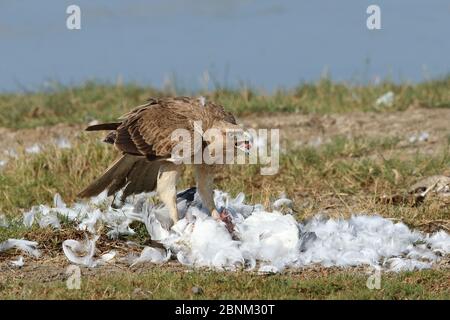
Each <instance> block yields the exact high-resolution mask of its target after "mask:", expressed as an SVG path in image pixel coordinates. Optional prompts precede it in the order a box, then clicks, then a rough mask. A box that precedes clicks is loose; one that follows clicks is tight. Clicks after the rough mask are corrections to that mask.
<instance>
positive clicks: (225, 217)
mask: <svg viewBox="0 0 450 320" xmlns="http://www.w3.org/2000/svg"><path fill="white" fill-rule="evenodd" d="M214 211H215V210H214ZM215 213H216V215H217V217H214V216H213V217H214V218H215V219H216V220H219V221H222V222H223V223H225V227H226V228H227V230H228V232H229V233H231V234H233V232H234V224H233V218H232V217H231V214H230V213H229V212H228V211H227V209H225V208H223V209H222V210H221V211H220V213H218V212H217V211H215Z"/></svg>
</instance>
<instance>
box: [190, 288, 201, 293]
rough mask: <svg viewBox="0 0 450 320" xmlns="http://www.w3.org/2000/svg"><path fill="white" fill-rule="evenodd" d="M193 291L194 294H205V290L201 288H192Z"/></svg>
mask: <svg viewBox="0 0 450 320" xmlns="http://www.w3.org/2000/svg"><path fill="white" fill-rule="evenodd" d="M191 291H192V293H193V294H202V293H203V289H202V288H200V287H192V289H191Z"/></svg>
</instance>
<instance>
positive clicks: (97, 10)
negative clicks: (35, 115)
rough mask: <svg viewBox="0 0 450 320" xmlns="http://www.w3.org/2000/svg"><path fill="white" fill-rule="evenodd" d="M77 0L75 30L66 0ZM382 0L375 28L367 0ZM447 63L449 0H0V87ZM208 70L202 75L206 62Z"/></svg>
mask: <svg viewBox="0 0 450 320" xmlns="http://www.w3.org/2000/svg"><path fill="white" fill-rule="evenodd" d="M70 4H77V5H79V6H80V7H81V14H82V16H81V21H82V22H81V23H82V24H81V30H77V31H70V30H68V29H67V28H66V18H67V14H66V8H67V6H68V5H70ZM369 4H378V5H379V6H380V7H381V24H382V29H381V30H375V31H370V30H368V29H367V27H366V18H367V16H368V15H367V14H366V8H367V6H368V5H369ZM449 72H450V1H448V0H428V1H425V0H395V1H393V0H372V1H366V0H345V1H336V0H329V1H300V0H277V1H274V0H273V1H268V0H241V1H237V0H226V1H225V0H222V1H218V0H217V1H214V0H196V1H194V0H184V1H182V0H154V1H143V0H137V1H123V0H102V1H93V0H71V1H65V0H40V1H35V0H28V1H23V0H22V1H21V0H2V1H1V2H0V91H17V90H18V91H26V90H38V89H42V88H45V86H46V85H48V83H50V82H52V81H57V82H60V83H63V84H78V83H81V82H83V81H86V80H93V79H96V80H100V81H108V82H113V83H115V82H116V81H118V79H121V81H123V82H137V83H141V84H145V85H153V86H156V87H162V86H163V85H164V84H167V83H168V82H169V81H171V82H172V83H176V84H177V86H179V87H182V88H185V89H197V88H203V87H209V88H213V87H214V85H215V84H219V85H222V86H238V85H240V84H246V85H250V86H253V87H258V88H265V89H267V90H272V89H274V88H278V87H285V88H286V87H291V86H294V85H296V84H298V83H299V82H301V81H314V80H316V79H318V78H320V76H321V75H323V74H324V73H327V74H329V75H330V76H331V77H332V78H333V79H335V80H345V81H352V82H363V83H364V82H368V81H377V79H380V78H381V79H383V78H386V77H388V78H390V79H392V80H394V81H403V80H408V81H414V82H415V81H421V80H424V79H428V78H434V77H439V76H442V75H445V74H447V73H449ZM206 73H208V74H209V81H207V77H205V74H206Z"/></svg>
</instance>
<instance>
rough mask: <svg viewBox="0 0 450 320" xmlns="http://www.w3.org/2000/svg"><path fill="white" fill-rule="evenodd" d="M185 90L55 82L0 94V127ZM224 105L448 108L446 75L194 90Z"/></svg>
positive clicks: (98, 111)
mask: <svg viewBox="0 0 450 320" xmlns="http://www.w3.org/2000/svg"><path fill="white" fill-rule="evenodd" d="M388 91H392V92H394V94H395V99H394V103H393V105H392V106H389V107H386V106H384V107H377V106H376V105H375V101H376V99H377V98H378V97H380V96H381V95H383V94H384V93H386V92H388ZM176 94H186V93H185V92H176V91H174V90H173V89H171V90H165V91H161V90H156V89H154V88H148V87H141V86H137V85H132V84H129V85H107V84H100V83H94V82H88V83H86V84H84V85H82V86H79V87H63V86H57V87H56V88H54V89H53V90H51V91H49V92H36V93H13V94H0V127H8V128H33V127H36V126H44V125H52V124H57V123H87V122H89V121H91V120H94V119H96V120H102V121H109V120H114V119H116V118H117V117H118V116H120V115H121V114H123V113H124V112H126V111H128V110H129V109H131V108H133V107H135V106H138V105H140V104H142V103H143V102H144V101H145V100H146V99H147V98H149V97H160V96H166V95H176ZM194 94H203V95H205V96H206V97H207V98H210V99H213V100H215V101H217V102H219V103H221V104H223V105H224V106H225V107H226V108H227V109H228V110H230V111H232V112H235V113H237V114H246V113H252V112H301V113H322V114H323V113H332V112H334V113H336V112H339V113H341V112H350V111H392V110H405V109H407V108H408V107H410V106H421V107H426V108H449V107H450V76H447V77H444V78H442V79H438V80H431V81H426V82H422V83H419V84H407V83H406V84H394V83H392V82H389V81H385V82H383V83H381V84H378V85H365V86H361V85H351V84H345V83H335V82H332V81H331V80H330V79H326V78H324V79H322V80H320V81H318V82H316V83H305V84H301V85H299V86H297V87H296V88H293V89H290V90H278V91H276V92H275V93H273V94H267V93H265V92H261V91H258V90H254V89H248V88H243V89H236V90H230V89H222V88H218V89H217V90H215V91H212V92H196V93H194Z"/></svg>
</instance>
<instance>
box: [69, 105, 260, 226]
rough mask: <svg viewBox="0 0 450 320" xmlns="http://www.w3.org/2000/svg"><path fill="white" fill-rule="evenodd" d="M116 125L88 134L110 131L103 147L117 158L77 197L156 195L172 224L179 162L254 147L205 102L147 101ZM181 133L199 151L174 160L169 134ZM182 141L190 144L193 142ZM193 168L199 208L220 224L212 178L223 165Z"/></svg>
mask: <svg viewBox="0 0 450 320" xmlns="http://www.w3.org/2000/svg"><path fill="white" fill-rule="evenodd" d="M118 120H119V121H117V122H112V123H102V124H96V125H91V126H89V127H87V128H86V130H87V131H103V130H105V131H109V132H108V133H107V135H106V138H105V139H104V140H103V141H104V142H106V143H108V144H112V145H113V146H114V147H115V148H116V149H117V150H119V152H120V153H121V154H120V156H119V157H118V158H117V159H116V160H115V161H114V162H113V163H112V164H111V165H110V166H109V167H108V168H107V169H106V171H105V172H104V173H103V174H102V175H100V176H99V177H98V178H97V179H96V180H95V181H93V182H92V183H91V184H90V185H89V186H87V187H86V188H85V189H84V190H83V191H81V192H80V193H79V194H78V196H79V197H82V198H87V197H93V196H96V195H98V194H100V193H101V192H103V191H104V190H107V194H108V196H111V195H114V196H116V195H117V194H118V193H119V191H121V198H120V200H121V202H122V203H124V201H125V199H126V198H127V197H128V196H130V195H133V194H138V193H142V192H150V191H155V190H156V193H157V195H158V197H159V199H160V201H161V202H162V203H163V204H164V205H165V206H166V207H167V208H168V213H169V216H170V219H171V220H172V222H173V224H175V223H176V222H177V221H178V219H179V218H180V217H179V214H178V210H177V201H176V200H177V182H178V180H179V178H180V173H181V172H182V170H183V166H185V164H186V161H180V159H190V160H192V159H193V158H195V157H196V156H197V155H199V154H200V153H201V155H203V154H207V155H210V156H212V157H214V153H217V150H218V149H217V148H218V147H219V151H220V152H221V151H222V150H221V148H223V149H226V148H228V147H229V146H231V149H232V152H235V151H236V149H239V150H242V151H244V152H245V153H249V150H250V148H251V145H252V136H251V135H250V134H249V132H248V131H247V130H245V129H243V128H242V127H241V126H240V125H238V124H237V122H236V119H235V117H234V116H233V115H232V114H231V113H230V112H228V111H226V110H225V109H224V107H223V106H221V105H219V104H216V103H214V102H210V101H208V102H207V101H206V99H205V98H204V97H200V98H195V97H164V98H151V99H149V100H148V101H147V103H145V104H144V105H141V106H138V107H136V108H134V109H133V110H131V111H130V112H128V113H126V114H124V115H123V116H121V117H120V118H118ZM199 124H201V127H199ZM180 129H181V130H184V131H183V132H187V133H189V135H190V138H192V139H195V138H194V135H195V134H197V135H198V137H200V144H199V147H198V148H190V149H189V152H187V153H186V154H182V157H181V158H174V156H173V150H174V148H175V147H176V146H177V145H178V146H179V144H180V141H177V140H176V139H174V138H173V132H174V131H175V130H180ZM211 130H212V131H213V132H216V133H218V134H219V138H221V139H222V138H223V141H226V142H227V143H222V144H221V145H218V144H217V142H218V140H220V139H218V137H217V135H216V136H214V135H207V134H206V132H211ZM214 130H215V131H214ZM230 132H231V133H232V134H231V135H230ZM186 141H188V142H192V140H191V139H187V140H186ZM186 141H184V143H186ZM230 141H231V142H230ZM224 151H228V152H229V150H224ZM236 152H237V151H236ZM192 162H194V164H192V165H193V167H194V172H195V180H196V187H197V192H198V194H199V196H200V198H201V200H202V204H203V206H204V207H205V208H206V209H207V210H208V211H209V213H210V214H211V215H212V216H213V217H214V218H215V219H220V220H224V217H223V215H222V212H220V213H219V212H218V210H217V208H216V207H215V204H214V190H213V181H214V174H215V173H216V172H217V171H218V170H220V168H221V167H222V166H221V164H223V163H216V162H213V163H205V161H201V162H200V163H197V162H195V161H191V163H192ZM188 163H189V162H188Z"/></svg>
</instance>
